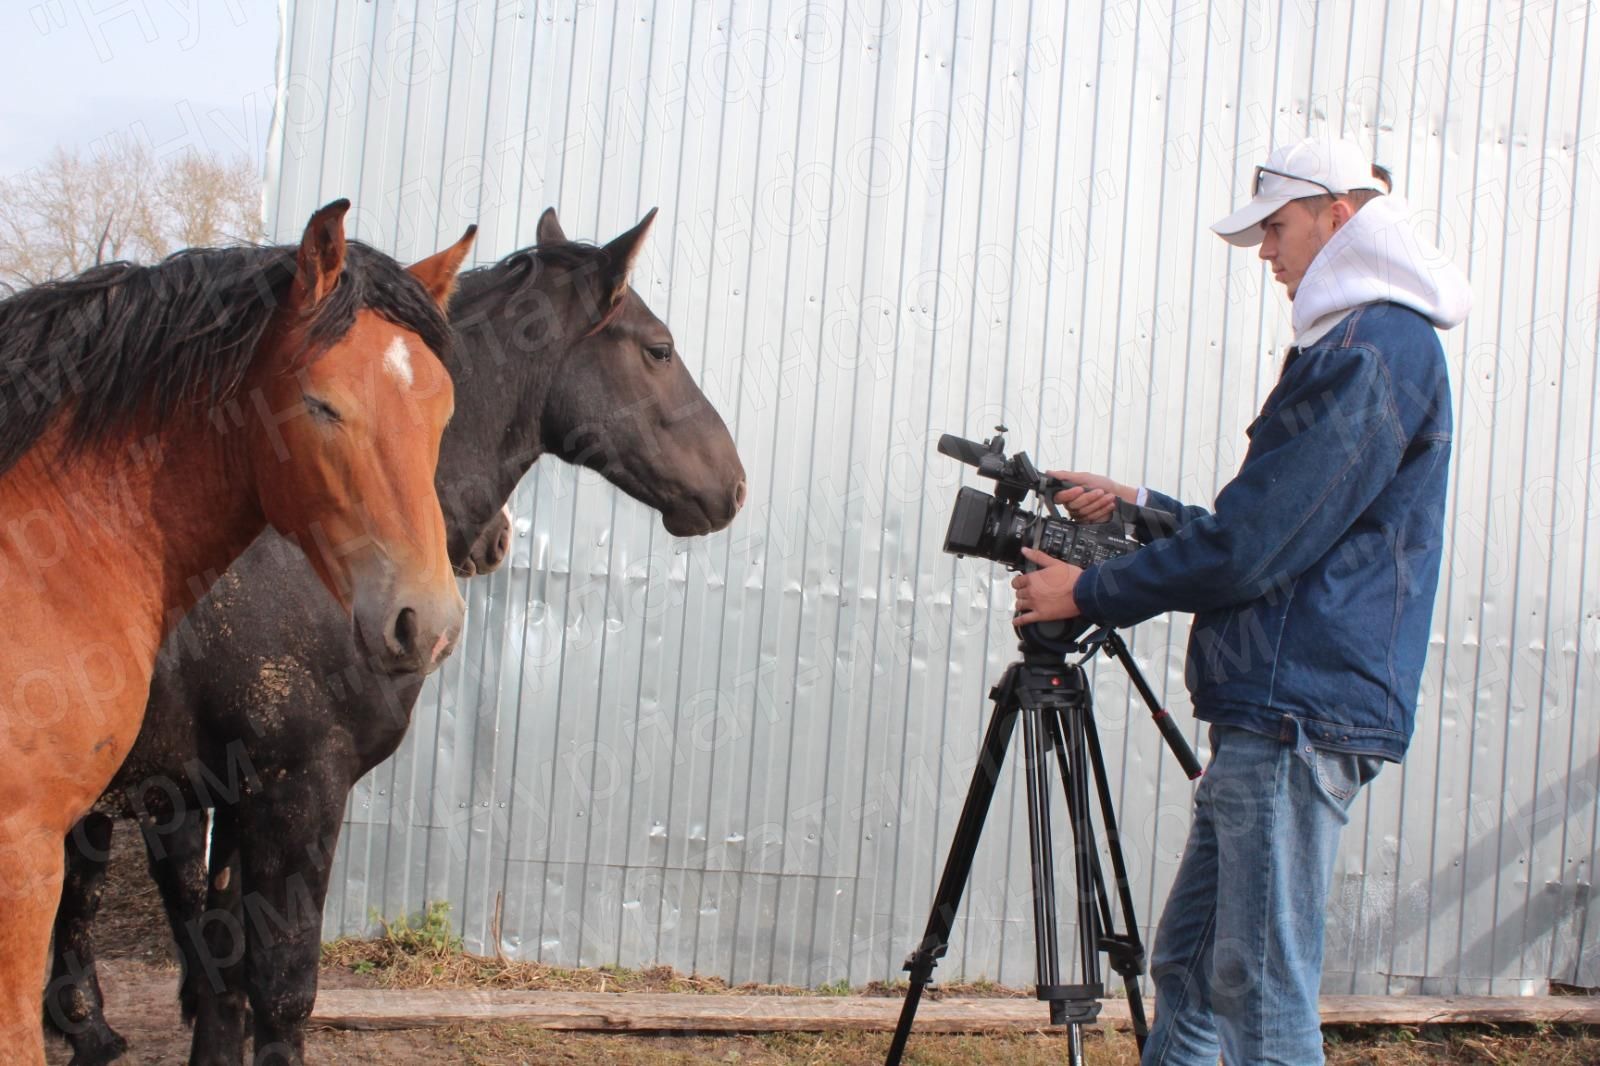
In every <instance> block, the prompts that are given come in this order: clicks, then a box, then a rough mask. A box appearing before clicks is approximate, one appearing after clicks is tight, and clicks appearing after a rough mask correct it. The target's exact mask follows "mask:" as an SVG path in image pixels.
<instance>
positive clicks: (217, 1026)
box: [179, 807, 246, 1066]
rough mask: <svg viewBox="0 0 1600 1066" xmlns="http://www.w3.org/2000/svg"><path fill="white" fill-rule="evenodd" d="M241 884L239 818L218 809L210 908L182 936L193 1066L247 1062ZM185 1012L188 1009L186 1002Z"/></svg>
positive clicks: (209, 878)
mask: <svg viewBox="0 0 1600 1066" xmlns="http://www.w3.org/2000/svg"><path fill="white" fill-rule="evenodd" d="M241 881H242V878H241V877H240V876H239V830H238V813H237V811H235V809H234V808H232V807H218V808H217V809H216V810H215V811H213V812H212V829H211V863H210V867H209V872H208V876H207V879H206V902H205V908H204V910H203V911H202V912H201V913H200V914H199V915H198V916H197V917H194V918H192V919H190V920H188V921H187V922H186V923H185V925H184V928H183V931H182V933H181V935H180V937H179V942H180V943H181V944H182V945H183V949H182V950H183V955H184V984H185V986H186V988H185V993H184V994H186V995H187V994H190V993H192V994H193V996H194V1000H193V1008H194V1017H193V1022H194V1038H193V1040H192V1041H191V1042H190V1046H189V1062H190V1063H191V1066H240V1064H241V1063H243V1062H244V1027H245V964H244V956H245V950H246V944H245V927H244V902H243V901H244V897H243V892H242V888H241ZM184 1009H185V1010H186V1011H187V1010H188V1009H189V1006H188V1003H187V1002H186V1003H185V1008H184Z"/></svg>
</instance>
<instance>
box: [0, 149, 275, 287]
mask: <svg viewBox="0 0 1600 1066" xmlns="http://www.w3.org/2000/svg"><path fill="white" fill-rule="evenodd" d="M262 236H263V229H262V225H261V181H260V179H259V178H258V177H257V176H256V172H255V168H254V167H253V166H252V165H251V164H250V163H249V162H248V161H247V160H245V159H242V158H240V159H233V160H217V159H211V158H208V157H205V156H202V155H200V154H199V153H197V152H193V151H184V152H181V153H177V154H174V155H171V156H167V157H165V158H161V159H157V158H155V157H154V156H153V155H152V153H151V152H150V150H149V149H148V148H147V147H145V146H144V145H143V144H140V143H138V142H135V141H133V140H131V139H128V138H120V139H112V140H109V141H107V142H104V143H103V144H102V145H101V146H99V147H98V148H97V149H96V150H94V151H93V152H90V153H88V154H85V153H82V152H80V151H78V150H76V149H72V150H68V149H65V148H57V149H56V150H55V151H54V152H52V153H51V154H50V156H49V158H47V159H46V160H45V161H44V162H43V163H41V164H40V165H39V166H37V167H34V168H33V169H31V170H27V171H23V172H22V173H20V174H16V175H14V176H12V177H10V178H6V179H0V285H3V286H6V287H9V288H12V289H17V288H24V287H26V286H29V285H36V284H38V283H39V282H41V281H47V280H49V279H51V278H60V277H68V276H71V275H73V274H76V273H79V272H80V271H83V270H87V269H88V268H89V267H91V266H94V265H95V264H96V263H101V262H107V261H109V260H113V259H131V260H134V261H138V262H151V261H154V260H157V259H160V258H162V257H164V256H166V255H168V254H170V253H172V252H174V251H176V250H178V249H180V248H190V247H197V246H205V245H218V244H229V243H234V242H238V241H258V240H260V239H261V238H262Z"/></svg>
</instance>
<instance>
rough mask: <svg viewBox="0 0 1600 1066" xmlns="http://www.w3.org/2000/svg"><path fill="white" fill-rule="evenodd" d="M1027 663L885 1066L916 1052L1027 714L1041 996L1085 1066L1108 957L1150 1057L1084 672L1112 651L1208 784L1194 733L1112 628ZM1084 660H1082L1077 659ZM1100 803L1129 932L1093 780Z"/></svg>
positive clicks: (975, 796) (912, 961) (1028, 657)
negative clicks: (999, 784)
mask: <svg viewBox="0 0 1600 1066" xmlns="http://www.w3.org/2000/svg"><path fill="white" fill-rule="evenodd" d="M1020 648H1021V651H1022V658H1021V660H1019V661H1017V662H1014V663H1012V664H1011V665H1010V666H1009V667H1007V668H1006V672H1005V675H1004V676H1003V677H1001V679H1000V681H999V683H998V684H996V685H995V687H994V689H993V690H992V691H991V692H990V693H989V698H990V699H991V700H993V701H994V714H993V716H992V717H990V719H989V728H988V730H987V731H986V732H985V734H984V738H983V749H982V751H981V752H980V753H979V757H978V765H977V767H976V768H974V770H973V772H972V784H971V786H970V787H969V788H968V789H967V799H966V803H965V804H964V805H963V806H962V808H961V820H960V821H959V822H957V823H956V834H955V839H954V840H953V841H952V842H951V844H950V854H949V856H948V857H947V858H946V859H945V867H944V875H943V876H942V877H941V878H940V879H939V888H938V890H937V891H936V892H935V893H934V897H933V907H932V910H931V911H930V912H929V914H928V928H927V931H926V932H924V933H923V935H922V942H921V943H920V944H919V945H918V946H917V949H916V950H915V951H913V952H912V953H911V954H910V955H909V956H907V957H906V963H905V969H906V970H907V971H909V972H910V974H911V978H910V980H911V987H910V988H909V989H908V990H907V991H906V998H905V1004H904V1005H903V1006H902V1007H901V1009H900V1022H899V1024H898V1025H897V1026H896V1027H895V1031H894V1040H893V1042H892V1043H891V1044H890V1045H889V1056H888V1058H887V1059H885V1060H884V1062H885V1066H898V1063H899V1062H900V1056H901V1055H902V1054H904V1053H905V1047H906V1040H907V1039H908V1038H909V1037H910V1035H911V1025H912V1022H913V1020H914V1019H915V1018H916V1013H917V1004H918V1003H919V1002H920V1001H921V999H922V990H923V989H924V988H926V987H927V986H928V984H929V982H931V981H932V980H933V968H934V966H936V965H937V964H938V961H939V959H940V958H941V957H942V956H943V955H944V953H945V951H946V949H947V948H948V947H949V946H950V927H951V925H952V924H953V923H954V921H955V917H956V910H957V908H958V907H960V905H961V893H962V892H963V891H964V890H965V888H966V885H967V879H968V877H969V876H970V875H971V873H972V859H973V854H974V853H975V852H976V851H977V847H978V835H979V834H980V833H981V832H982V830H983V820H984V818H985V817H986V816H987V815H988V813H989V802H990V800H991V799H993V798H994V789H995V781H996V779H997V778H998V777H999V776H1000V765H1001V763H1003V762H1004V761H1005V755H1006V748H1007V747H1008V746H1009V744H1010V742H1011V735H1012V732H1013V726H1015V725H1016V722H1017V718H1018V716H1019V715H1020V716H1021V717H1022V741H1023V772H1024V773H1025V775H1026V780H1027V791H1028V840H1029V845H1030V846H1029V861H1030V863H1031V864H1032V867H1033V938H1034V953H1035V957H1036V962H1037V974H1038V985H1037V988H1038V996H1039V998H1040V999H1042V1000H1045V1001H1046V1002H1048V1003H1049V1004H1050V1024H1051V1025H1065V1026H1067V1027H1068V1032H1067V1061H1068V1062H1069V1063H1071V1064H1073V1066H1077V1064H1078V1063H1080V1062H1082V1060H1083V1031H1082V1027H1083V1026H1084V1025H1086V1024H1089V1023H1091V1022H1093V1021H1094V1020H1095V1019H1096V1018H1097V1017H1098V1016H1099V1014H1100V1000H1101V999H1102V998H1103V997H1104V996H1105V985H1104V983H1103V982H1102V981H1101V978H1100V959H1099V955H1100V953H1101V952H1105V954H1106V959H1107V962H1108V963H1109V965H1110V967H1111V969H1112V970H1114V971H1115V972H1116V973H1118V974H1121V975H1122V980H1123V984H1124V985H1125V986H1126V988H1127V993H1128V1008H1129V1011H1130V1014H1131V1016H1132V1019H1133V1033H1134V1038H1135V1039H1136V1040H1137V1041H1138V1043H1139V1048H1140V1050H1141V1051H1142V1050H1143V1049H1144V1041H1145V1036H1146V1035H1147V1034H1148V1032H1149V1026H1148V1025H1147V1024H1146V1022H1145V1016H1144V1002H1143V999H1142V998H1141V996H1140V993H1139V976H1140V975H1141V974H1143V973H1144V967H1145V961H1144V945H1143V944H1142V943H1141V942H1140V940H1139V927H1138V925H1137V924H1136V923H1135V921H1134V913H1133V894H1132V892H1131V890H1130V889H1129V887H1128V874H1127V869H1126V866H1125V865H1124V862H1123V856H1122V842H1121V838H1120V837H1119V835H1118V832H1117V821H1116V814H1115V812H1114V811H1113V810H1112V804H1111V789H1110V785H1109V783H1108V782H1107V781H1106V769H1105V760H1104V758H1103V757H1102V755H1101V752H1100V735H1099V733H1098V731H1097V730H1096V728H1095V722H1094V708H1093V702H1092V699H1091V697H1090V693H1089V685H1088V678H1087V675H1086V674H1085V672H1084V669H1083V664H1084V663H1085V662H1087V661H1088V660H1089V659H1090V658H1091V657H1092V656H1093V655H1094V653H1095V652H1096V651H1098V650H1100V649H1101V648H1104V649H1105V652H1106V654H1108V655H1110V656H1112V657H1114V658H1115V659H1116V660H1117V661H1118V662H1120V663H1121V664H1122V666H1123V669H1125V670H1126V671H1127V672H1128V677H1129V679H1130V680H1132V681H1133V684H1134V686H1135V687H1136V688H1137V689H1138V691H1139V695H1140V696H1141V697H1142V698H1143V699H1144V701H1145V704H1146V705H1147V706H1148V707H1149V708H1150V712H1151V714H1152V716H1153V717H1154V719H1155V722H1156V725H1157V727H1158V728H1159V729H1160V730H1161V735H1162V737H1163V738H1164V739H1165V740H1166V742H1167V745H1168V747H1170V748H1171V749H1172V752H1173V754H1174V755H1176V756H1177V758H1178V762H1179V764H1180V765H1181V766H1182V767H1183V770H1184V772H1185V773H1186V774H1188V775H1189V778H1190V780H1193V779H1195V778H1197V777H1199V776H1200V773H1201V769H1200V764H1199V762H1198V761H1197V760H1196V759H1195V756H1194V752H1193V751H1192V750H1190V748H1189V745H1188V743H1187V742H1186V741H1185V740H1184V738H1183V734H1182V733H1180V732H1179V731H1178V727H1177V726H1176V725H1175V724H1174V723H1173V721H1172V719H1171V718H1170V717H1168V715H1167V712H1166V711H1165V710H1163V709H1162V707H1161V704H1160V702H1159V701H1158V700H1157V699H1156V696H1155V693H1154V692H1153V691H1151V689H1150V686H1149V684H1148V683H1147V682H1146V681H1145V678H1144V675H1143V674H1141V673H1140V672H1139V668H1138V666H1137V665H1136V664H1135V663H1134V661H1133V657H1132V656H1131V655H1130V654H1129V653H1128V646H1127V645H1126V644H1124V643H1123V641H1122V638H1121V637H1119V636H1118V635H1117V634H1116V633H1115V632H1114V631H1113V630H1110V629H1102V630H1099V631H1097V632H1096V633H1094V634H1093V635H1092V636H1090V637H1089V638H1087V639H1086V640H1083V641H1081V642H1079V643H1075V644H1069V645H1066V647H1065V650H1060V649H1050V648H1046V647H1044V646H1042V645H1040V644H1038V643H1035V642H1034V641H1033V640H1032V639H1030V638H1029V637H1028V636H1026V635H1024V637H1023V639H1022V642H1021V644H1020ZM1079 652H1082V653H1083V658H1081V659H1080V660H1078V661H1077V662H1076V663H1068V662H1066V657H1067V656H1068V655H1071V654H1075V653H1079ZM1052 754H1053V755H1054V756H1055V761H1056V763H1057V765H1058V767H1059V768H1060V773H1061V783H1062V785H1063V787H1064V789H1065V791H1066V796H1067V817H1068V819H1069V820H1070V821H1071V822H1072V839H1073V846H1074V869H1075V873H1076V878H1075V880H1076V883H1077V900H1076V902H1077V907H1078V931H1079V935H1078V962H1079V968H1080V971H1081V974H1082V981H1083V983H1082V984H1075V985H1067V984H1062V983H1061V955H1060V948H1059V946H1058V944H1057V937H1056V890H1055V874H1054V868H1055V867H1054V861H1055V860H1054V852H1053V850H1052V845H1051V830H1050V790H1049V783H1050V770H1049V762H1050V756H1051V755H1052ZM1091 776H1092V777H1093V780H1094V785H1093V787H1094V789H1095V791H1096V793H1097V794H1098V798H1099V803H1100V819H1101V822H1102V824H1103V826H1104V828H1105V834H1106V845H1107V851H1108V853H1109V855H1110V858H1111V869H1112V873H1113V875H1114V876H1115V878H1116V887H1117V895H1118V897H1119V901H1120V903H1121V908H1122V917H1123V921H1124V926H1125V931H1124V932H1120V933H1119V932H1117V931H1116V926H1115V924H1114V921H1113V916H1112V913H1111V903H1110V899H1109V897H1108V895H1107V892H1106V881H1105V874H1104V872H1103V871H1102V869H1101V865H1100V851H1099V848H1098V847H1097V846H1096V843H1095V833H1094V822H1093V818H1092V812H1091V809H1090V802H1089V789H1090V778H1091Z"/></svg>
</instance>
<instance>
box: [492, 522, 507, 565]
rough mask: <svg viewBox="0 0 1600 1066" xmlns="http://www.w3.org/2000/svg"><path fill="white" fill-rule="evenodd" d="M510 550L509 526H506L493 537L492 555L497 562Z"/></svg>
mask: <svg viewBox="0 0 1600 1066" xmlns="http://www.w3.org/2000/svg"><path fill="white" fill-rule="evenodd" d="M510 552H511V527H510V526H506V527H505V528H504V529H502V530H501V531H500V535H499V536H498V537H496V538H495V539H494V557H495V561H496V562H499V561H500V560H501V559H504V558H505V557H506V556H507V555H508V554H510Z"/></svg>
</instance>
